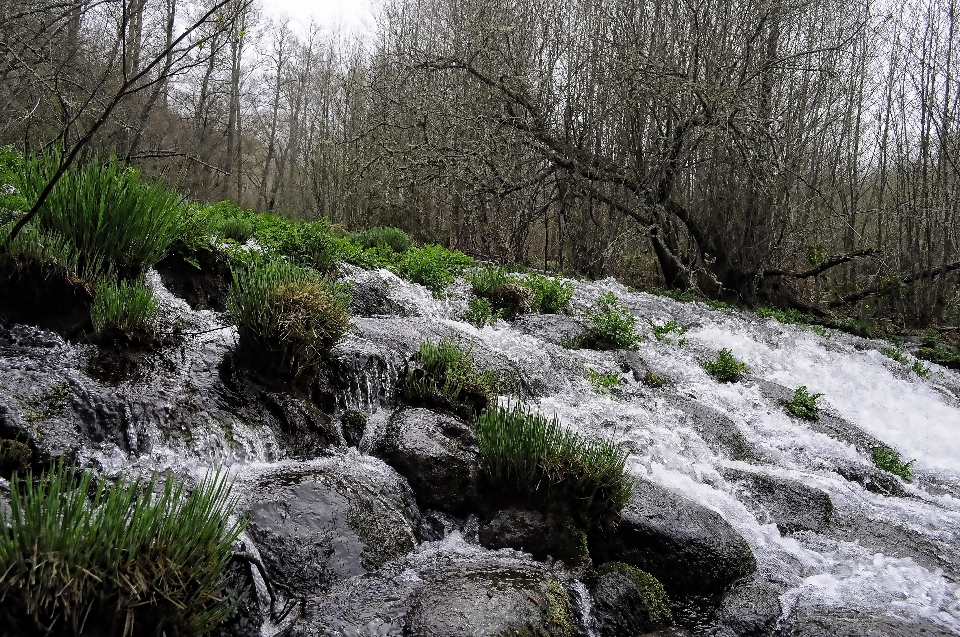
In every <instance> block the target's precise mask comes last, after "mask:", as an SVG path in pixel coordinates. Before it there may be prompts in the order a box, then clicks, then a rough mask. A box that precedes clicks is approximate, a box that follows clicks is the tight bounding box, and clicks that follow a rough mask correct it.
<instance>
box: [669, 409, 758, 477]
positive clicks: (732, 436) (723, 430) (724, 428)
mask: <svg viewBox="0 0 960 637" xmlns="http://www.w3.org/2000/svg"><path fill="white" fill-rule="evenodd" d="M667 404H668V405H670V406H671V407H674V408H676V409H678V410H680V411H681V412H683V414H684V420H685V421H686V422H687V423H688V424H689V425H690V426H691V427H693V429H694V431H696V432H697V433H698V434H699V435H700V437H701V438H703V441H704V442H705V443H707V446H708V447H710V448H711V449H712V450H713V451H715V452H717V453H723V454H726V455H728V456H729V457H730V458H731V459H732V460H739V461H742V462H758V461H759V459H760V458H759V456H758V454H757V453H756V452H755V451H754V449H753V446H752V445H751V444H750V443H749V442H748V441H747V439H746V438H745V437H744V435H743V432H741V431H740V428H739V427H737V423H735V422H733V421H732V420H730V418H728V417H727V415H726V414H724V413H723V412H722V411H718V410H716V409H713V408H712V407H707V406H706V405H704V404H702V403H699V402H697V401H696V400H693V399H691V398H686V397H684V396H668V397H667Z"/></svg>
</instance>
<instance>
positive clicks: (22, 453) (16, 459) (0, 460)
mask: <svg viewBox="0 0 960 637" xmlns="http://www.w3.org/2000/svg"><path fill="white" fill-rule="evenodd" d="M32 458H33V452H32V451H30V447H28V446H27V445H25V444H23V443H22V442H18V441H16V440H0V476H2V477H4V478H7V479H9V478H10V476H11V475H12V474H13V472H14V471H16V472H18V473H23V472H24V471H26V470H27V468H28V467H29V466H30V460H31V459H32Z"/></svg>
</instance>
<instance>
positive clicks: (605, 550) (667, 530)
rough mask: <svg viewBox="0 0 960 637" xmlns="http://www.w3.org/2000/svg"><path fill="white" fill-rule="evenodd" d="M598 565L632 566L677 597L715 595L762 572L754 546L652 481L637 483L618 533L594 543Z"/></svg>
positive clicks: (609, 533) (700, 508)
mask: <svg viewBox="0 0 960 637" xmlns="http://www.w3.org/2000/svg"><path fill="white" fill-rule="evenodd" d="M589 545H590V555H591V556H592V557H593V559H594V560H595V561H598V562H626V563H627V564H630V565H631V566H636V567H637V568H639V569H641V570H644V571H646V572H648V573H650V574H652V575H653V576H654V577H656V578H657V579H658V580H660V581H661V582H662V583H663V586H664V587H665V588H666V590H667V592H668V593H670V595H672V596H682V595H690V594H693V595H698V594H712V593H718V592H721V591H723V590H724V589H725V588H726V587H727V586H729V585H730V584H731V583H733V582H735V581H736V580H738V579H740V578H742V577H745V576H747V575H749V574H751V573H752V572H754V570H756V560H755V558H754V556H753V553H752V552H751V550H750V546H749V545H748V544H747V542H746V541H745V540H744V539H743V538H742V537H741V536H740V535H739V534H737V532H736V531H734V530H733V528H732V527H731V526H730V524H729V523H727V521H726V520H724V519H723V518H722V517H720V515H719V514H718V513H715V512H714V511H711V510H709V509H707V508H705V507H703V506H700V505H699V504H697V503H695V502H692V501H690V500H688V499H687V498H684V497H683V496H681V495H679V494H677V493H674V492H672V491H670V490H668V489H665V488H663V487H661V486H659V485H657V484H654V483H652V482H649V481H647V480H639V481H637V482H636V483H635V485H634V489H633V494H632V496H631V498H630V502H629V503H628V504H627V506H626V507H625V508H624V510H623V513H622V514H621V519H620V523H619V524H618V526H617V527H616V529H615V530H613V531H606V532H603V531H597V532H594V533H593V534H591V536H590V537H589Z"/></svg>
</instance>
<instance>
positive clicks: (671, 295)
mask: <svg viewBox="0 0 960 637" xmlns="http://www.w3.org/2000/svg"><path fill="white" fill-rule="evenodd" d="M650 294H656V295H657V296H665V297H667V298H668V299H673V300H674V301H679V302H681V303H690V302H691V301H700V300H702V299H703V297H702V296H701V295H700V294H698V293H697V292H695V291H694V290H670V289H665V288H652V289H651V290H650Z"/></svg>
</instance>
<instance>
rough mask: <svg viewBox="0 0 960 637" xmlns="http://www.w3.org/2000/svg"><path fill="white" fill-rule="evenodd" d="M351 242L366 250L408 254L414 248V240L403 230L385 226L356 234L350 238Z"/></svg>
mask: <svg viewBox="0 0 960 637" xmlns="http://www.w3.org/2000/svg"><path fill="white" fill-rule="evenodd" d="M350 239H351V241H353V242H354V243H356V244H357V245H360V246H363V247H364V248H367V249H370V248H389V249H390V250H392V251H393V252H406V251H407V250H409V249H410V248H412V247H413V240H412V239H411V238H410V235H408V234H407V233H406V232H404V231H403V230H400V229H399V228H391V227H385V226H377V227H376V228H370V229H369V230H363V231H361V232H356V233H354V234H353V235H352V236H351V237H350Z"/></svg>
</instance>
